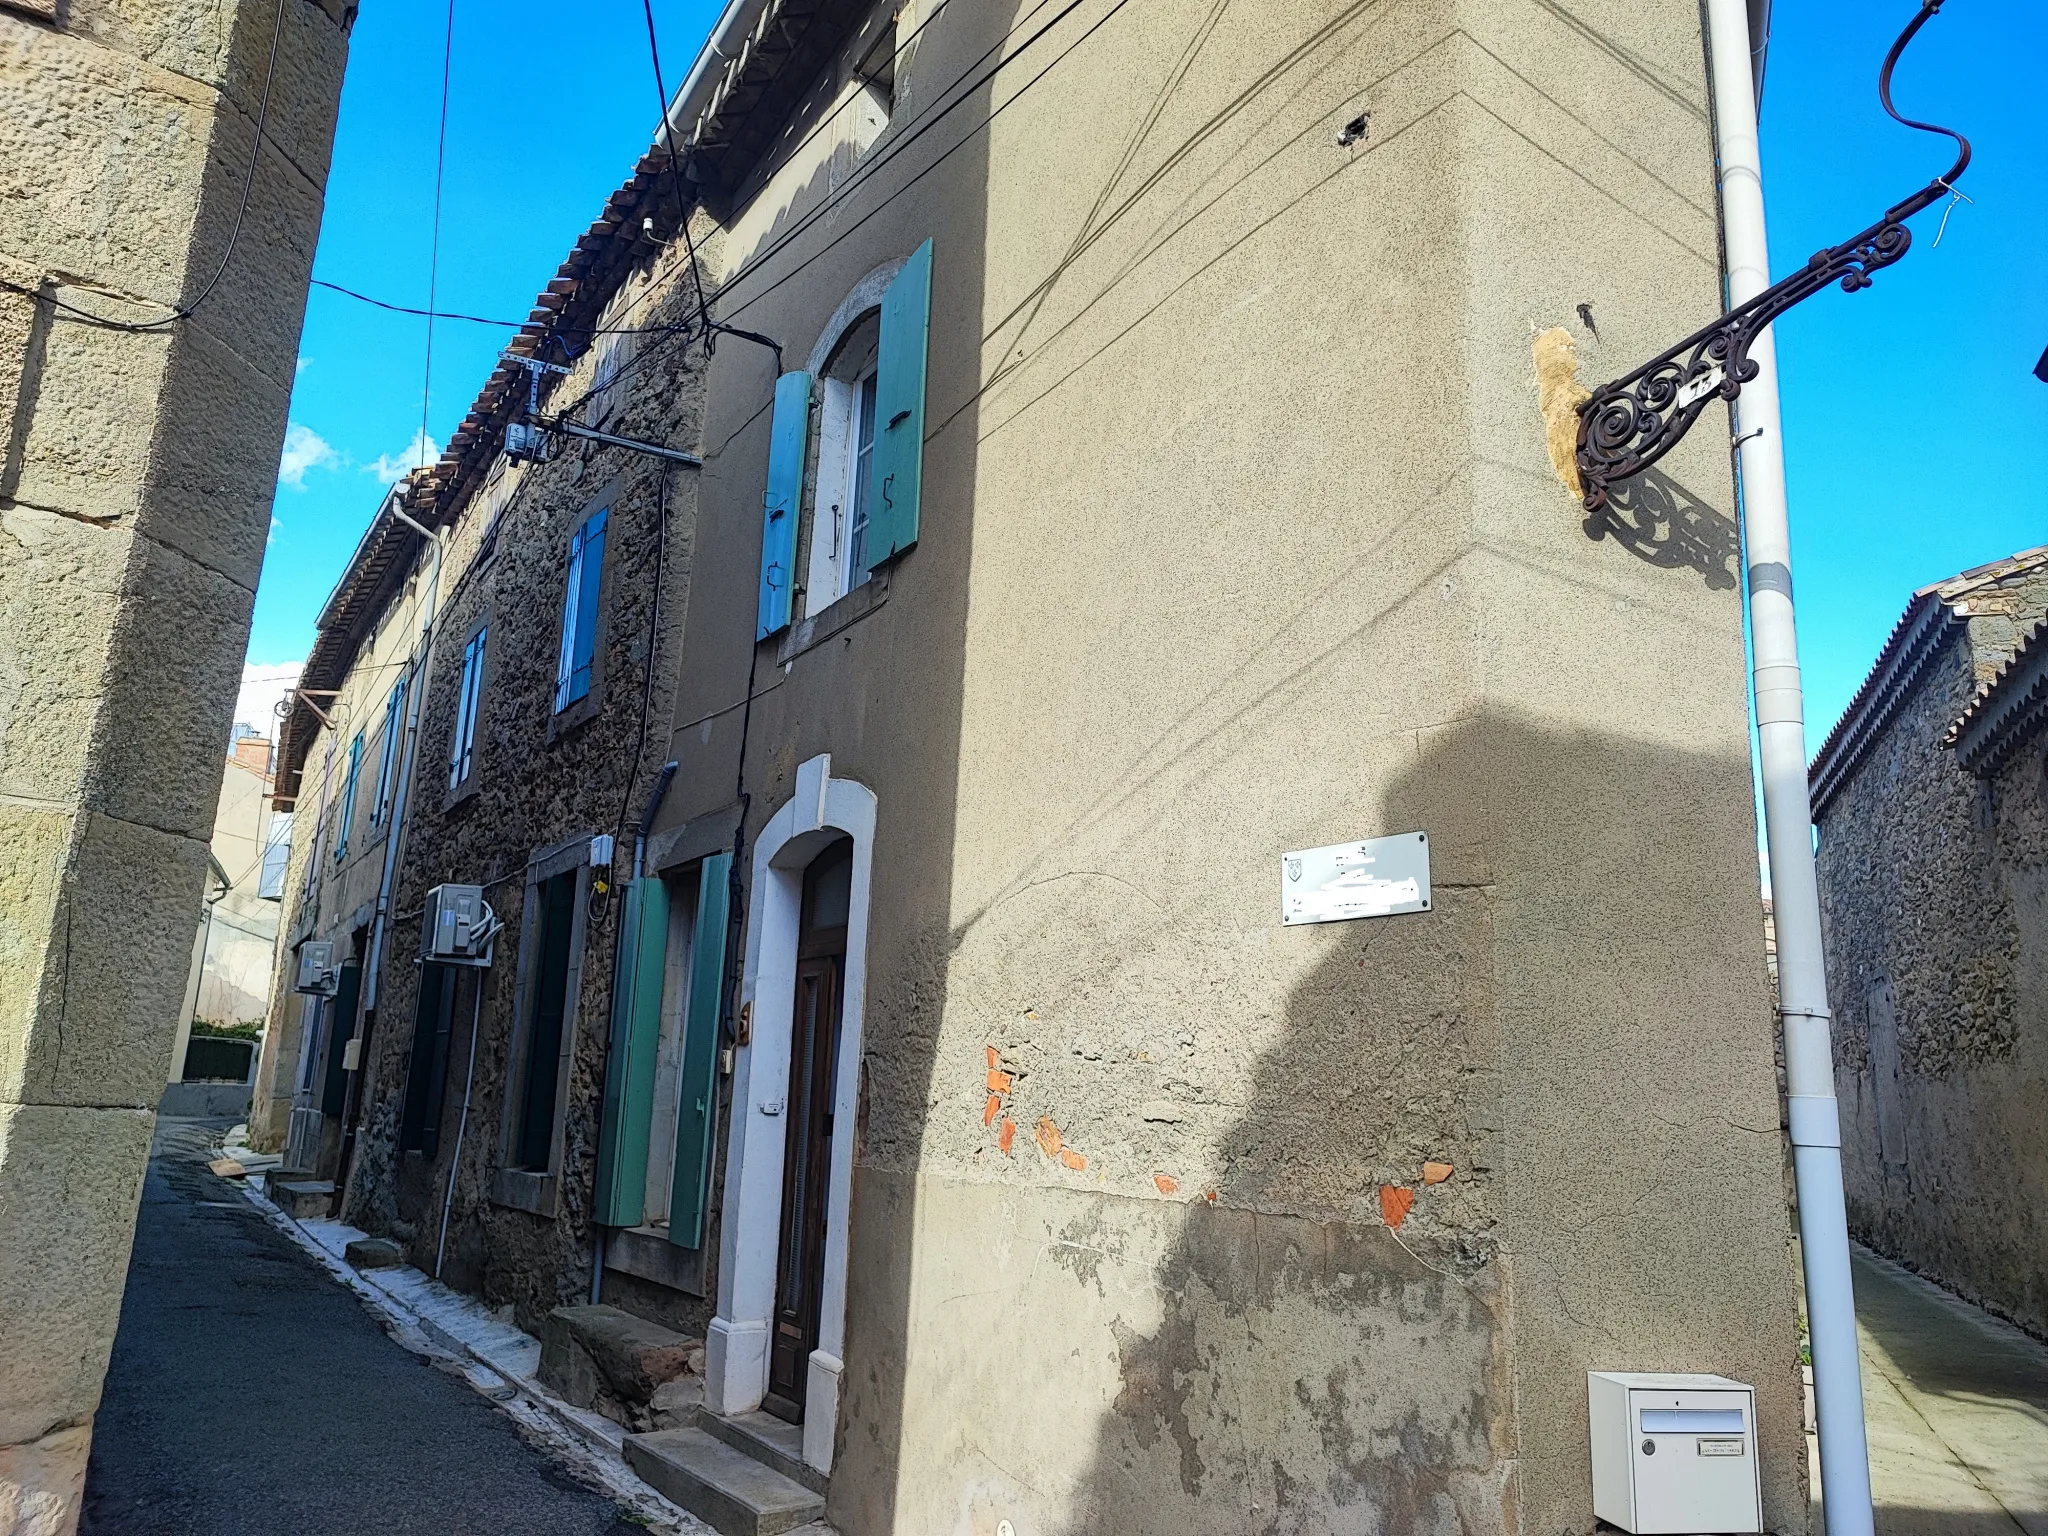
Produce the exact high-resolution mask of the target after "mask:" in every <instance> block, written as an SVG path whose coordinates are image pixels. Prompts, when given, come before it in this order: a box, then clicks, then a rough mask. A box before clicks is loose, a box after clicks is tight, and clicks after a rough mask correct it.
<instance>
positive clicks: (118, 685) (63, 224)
mask: <svg viewBox="0 0 2048 1536" xmlns="http://www.w3.org/2000/svg"><path fill="white" fill-rule="evenodd" d="M46 9H47V8H46ZM54 12H55V14H53V15H50V16H49V17H48V18H47V19H36V18H33V17H30V16H26V15H23V14H20V13H19V12H18V11H17V10H14V9H0V208H4V209H5V210H6V214H5V216H4V218H0V280H4V281H5V282H6V283H7V284H9V285H12V287H11V288H8V289H0V1318H4V1319H5V1320H6V1321H5V1323H4V1324H0V1334H4V1338H5V1343H4V1347H0V1525H5V1526H6V1527H7V1528H8V1529H9V1530H10V1531H24V1532H36V1533H43V1532H62V1531H68V1530H69V1529H71V1528H72V1525H73V1523H74V1522H75V1521H76V1519H77V1503H76V1500H77V1491H78V1486H77V1485H78V1482H79V1480H80V1479H81V1478H82V1477H83V1474H84V1465H85V1457H86V1454H87V1447H88V1443H89V1439H90V1425H91V1420H92V1415H93V1411H94V1408H95V1406H96V1404H97V1402H98V1399H99V1392H100V1381H101V1376H102V1373H103V1372H104V1369H105V1366H106V1361H107V1356H108V1351H109V1349H110V1347H111V1345H112V1341H113V1334H114V1327H115V1321H116V1318H117V1314H118V1309H119V1304H120V1299H121V1289H122V1280H123V1277H124V1275H125V1272H126V1268H127V1262H126V1261H127V1255H128V1246H129V1237H130V1231H131V1227H132V1222H133V1219H134V1214H135V1205H136V1199H137V1194H138V1191H139V1189H140V1185H141V1179H142V1172H143V1163H144V1159H145V1156H146V1154H147V1149H148V1145H149V1139H150V1126H151V1111H152V1110H153V1108H154V1107H155V1105H156V1103H157V1100H158V1098H159V1096H160V1095H161V1093H162V1091H163V1083H164V1079H165V1076H166V1069H167V1066H168V1062H169V1056H170V1052H171V1047H172V1042H173V1038H174V1034H175V1030H176V1023H177V1012H178V1009H179V1006H180V1003H181V1001H182V996H183V990H184V980H185V975H186V970H187V966H188V964H189V960H190V955H191V944H192V933H193V925H194V923H195V922H196V921H197V919H198V917H199V915H200V912H201V906H200V898H201V893H202V885H203V880H204V875H205V870H206V858H207V840H208V837H209V836H210V832H211V827H212V822H213V816H214V809H215V805H216V801H217V798H218V796H219V793H220V787H221V775H222V772H223V766H224V759H223V756H222V746H223V744H224V743H225V741H226V739H227V734H228V727H229V723H230V715H231V712H232V709H233V702H234V697H235V689H236V677H237V670H238V667H239V663H240V661H241V658H242V652H243V648H244V644H245V641H246V638H247V633H248V622H249V610H250V605H251V602H252V600H253V595H254V590H255V585H256V577H257V571H258V569H259V567H260V566H261V563H262V558H263V547H264V541H265V537H266V530H267V527H268V521H269V504H270V499H271V495H272V492H273V490H274V487H275V481H276V473H277V460H278V451H279V447H280V444H281V442H282V440H283V436H284V430H285V413H286V405H287V402H288V400H289V396H290V390H291V382H292V374H293V362H294V357H295V354H296V352H297V348H298V337H299V325H300V321H301V318H302V316H303V313H304V306H305V291H306V276H307V272H308V269H309V268H310V266H311V262H312V251H313V244H314V240H315V238H316V236H317V234H318V230H319V223H320V211H321V199H322V193H323V187H324V183H325V178H326V174H327V155H328V147H329V139H330V135H331V132H332V128H333V123H334V114H335V105H336V100H337V96H338V93H339V90H340V83H341V72H342V65H343V62H344V60H345V58H346V56H347V38H348V26H349V23H350V21H351V19H352V18H353V15H354V6H353V5H345V4H341V3H339V0H323V3H313V0H285V3H284V4H283V5H282V6H281V7H280V6H279V5H277V4H276V3H274V0H221V3H215V0H70V3H67V4H63V5H60V6H57V7H55V8H54ZM273 36H275V39H276V56H277V60H278V66H277V71H276V77H275V80H274V81H273V84H272V90H271V96H270V110H269V114H268V120H267V127H266V131H265V134H264V136H263V141H262V143H261V144H260V145H258V144H257V142H256V135H255V123H256V119H257V117H258V115H259V112H260V101H261V97H262V93H263V86H264V78H265V71H266V61H267V60H268V58H269V57H270V54H271V49H272V39H273ZM252 166H253V171H252V170H251V167H252ZM245 189H246V193H247V209H246V217H240V225H241V234H240V238H239V240H237V241H236V242H235V244H234V246H233V259H232V261H231V262H229V263H228V264H227V265H226V267H225V268H224V269H223V267H222V262H223V259H224V258H225V257H226V256H227V254H228V250H229V239H230V235H231V231H232V230H233V229H234V227H235V225H236V223H237V221H238V216H239V211H240V209H241V205H242V202H243V198H244V193H245ZM217 272H218V273H219V274H220V279H219V282H218V283H217V284H214V285H212V287H211V291H210V292H206V290H207V289H208V287H209V284H211V283H212V279H213V277H214V275H215V274H216V273H217ZM18 289H26V290H28V291H29V293H31V294H33V295H35V297H33V298H31V297H26V296H24V295H23V294H22V293H21V292H18V291H15V290H18ZM203 292H205V303H204V305H203V306H202V307H200V308H199V309H198V310H197V311H196V312H194V313H192V314H191V315H190V316H189V317H188V318H185V319H174V318H171V317H172V316H173V315H174V313H175V312H176V311H177V309H178V308H179V307H180V306H190V305H192V304H194V303H195V302H197V301H198V300H199V298H200V296H201V294H202V293H203ZM60 305H63V306H70V308H69V309H67V308H62V307H59V306H60ZM72 310H83V311H85V312H86V314H87V315H90V316H97V317H102V318H104V319H110V320H118V321H123V322H128V323H139V322H162V323H161V324H155V325H152V326H150V328H148V329H145V330H142V331H134V330H125V329H117V328H114V327H111V326H107V325H102V324H96V323H94V321H93V320H91V319H86V318H81V317H80V316H79V315H78V314H75V313H72V312H71V311H72Z"/></svg>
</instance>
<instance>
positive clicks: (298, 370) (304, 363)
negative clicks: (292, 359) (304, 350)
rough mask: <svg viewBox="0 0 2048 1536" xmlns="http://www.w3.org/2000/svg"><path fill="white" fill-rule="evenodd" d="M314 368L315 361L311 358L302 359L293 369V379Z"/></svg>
mask: <svg viewBox="0 0 2048 1536" xmlns="http://www.w3.org/2000/svg"><path fill="white" fill-rule="evenodd" d="M312 366H313V359H311V358H310V357H302V358H300V359H299V361H298V363H297V365H296V366H295V367H293V369H292V377H293V378H297V377H298V376H299V375H300V374H302V373H304V372H305V371H306V370H307V369H308V368H310V367H312Z"/></svg>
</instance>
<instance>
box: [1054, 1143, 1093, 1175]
mask: <svg viewBox="0 0 2048 1536" xmlns="http://www.w3.org/2000/svg"><path fill="white" fill-rule="evenodd" d="M1060 1161H1061V1162H1063V1163H1065V1164H1066V1165H1067V1166H1068V1167H1069V1168H1071V1169H1073V1170H1074V1172H1076V1173H1079V1172H1080V1171H1081V1170H1082V1169H1083V1168H1086V1167H1087V1166H1088V1159H1087V1158H1085V1157H1083V1156H1082V1155H1081V1154H1080V1153H1078V1152H1076V1151H1075V1150H1074V1149H1073V1148H1072V1147H1062V1148H1061V1149H1060Z"/></svg>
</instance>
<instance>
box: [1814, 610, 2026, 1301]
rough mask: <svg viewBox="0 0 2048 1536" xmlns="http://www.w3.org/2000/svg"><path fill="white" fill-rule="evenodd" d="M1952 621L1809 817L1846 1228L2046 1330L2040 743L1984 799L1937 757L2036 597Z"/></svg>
mask: <svg viewBox="0 0 2048 1536" xmlns="http://www.w3.org/2000/svg"><path fill="white" fill-rule="evenodd" d="M1966 611H1967V612H1968V613H1969V614H1970V617H1969V618H1968V620H1967V623H1966V625H1965V627H1964V628H1963V629H1962V630H1961V631H1960V632H1958V633H1957V634H1956V635H1955V636H1954V637H1953V638H1952V639H1951V640H1950V641H1949V642H1948V644H1947V646H1946V648H1945V649H1944V650H1943V651H1942V653H1941V654H1940V656H1939V658H1938V659H1937V661H1936V663H1935V664H1934V665H1933V666H1932V667H1931V668H1930V669H1929V671H1928V673H1927V675H1926V676H1925V677H1924V679H1923V680H1922V681H1921V683H1920V684H1919V687H1918V689H1917V690H1916V691H1915V692H1914V694H1913V695H1912V696H1911V697H1910V699H1909V700H1908V701H1907V703H1906V705H1905V706H1904V707H1903V708H1902V709H1901V710H1900V711H1899V712H1898V714H1897V715H1896V716H1895V717H1894V718H1893V719H1892V721H1891V722H1890V724H1889V725H1888V726H1887V727H1886V729H1885V730H1884V731H1883V732H1882V734H1881V735H1880V736H1879V737H1878V738H1877V740H1876V741H1875V742H1874V744H1873V745H1872V746H1871V748H1870V749H1869V751H1868V753H1867V755H1866V756H1865V757H1864V759H1863V761H1862V762H1861V764H1860V765H1859V766H1858V767H1857V769H1856V771H1855V772H1854V773H1853V775H1851V777H1850V778H1849V779H1848V780H1847V781H1846V782H1845V783H1844V784H1843V786H1842V787H1841V789H1840V790H1839V791H1838V792H1837V794H1836V795H1835V797H1834V798H1833V800H1832V801H1831V802H1830V803H1829V804H1828V805H1827V806H1826V808H1825V809H1824V810H1823V812H1822V814H1821V815H1820V817H1819V818H1818V825H1819V829H1820V849H1819V876H1820V888H1821V916H1822V923H1823V933H1824V937H1825V940H1826V944H1827V961H1828V992H1829V1006H1830V1007H1831V1009H1832V1010H1833V1012H1834V1015H1835V1072H1836V1079H1837V1092H1838V1094H1839V1096H1840V1100H1841V1105H1842V1119H1843V1143H1844V1145H1843V1163H1844V1175H1845V1180H1846V1184H1847V1195H1848V1201H1849V1219H1850V1227H1851V1230H1852V1232H1853V1233H1854V1234H1855V1236H1857V1237H1858V1238H1859V1239H1861V1240H1862V1241H1864V1242H1867V1243H1869V1244H1870V1245H1871V1246H1872V1247H1874V1248H1876V1249H1877V1250H1879V1251H1880V1252H1882V1253H1885V1254H1888V1255H1891V1256H1892V1257H1894V1258H1898V1259H1901V1260H1903V1261H1905V1262H1907V1263H1909V1264H1911V1265H1912V1266H1913V1267H1914V1268H1916V1269H1918V1270H1920V1271H1921V1272H1923V1273H1925V1274H1927V1275H1929V1276H1931V1277H1932V1278H1934V1279H1937V1280H1939V1281H1940V1282H1941V1283H1942V1284H1944V1285H1947V1286H1949V1287H1950V1288H1952V1289H1954V1290H1956V1291H1958V1292H1960V1293H1961V1294H1963V1295H1965V1296H1968V1297H1970V1298H1971V1299H1972V1300H1975V1301H1978V1302H1980V1303H1982V1304H1984V1305H1986V1306H1988V1307H1990V1308H1992V1309H1993V1310H1995V1311H1998V1312H2000V1313H2002V1314H2003V1315H2005V1316H2008V1317H2010V1318H2012V1319H2013V1320H2014V1321H2016V1322H2019V1323H2021V1324H2022V1325H2024V1326H2026V1327H2028V1328H2031V1329H2033V1330H2034V1331H2035V1332H2048V1220H2044V1218H2043V1216H2042V1214H2041V1213H2042V1212H2043V1210H2044V1209H2048V1135H2044V1133H2043V1132H2042V1130H2041V1123H2042V1122H2041V1116H2040V1105H2041V1102H2042V1095H2043V1093H2044V1092H2048V860H2044V851H2048V800H2044V794H2048V780H2044V777H2043V761H2042V757H2041V751H2040V748H2039V746H2038V745H2036V746H2034V747H2031V748H2029V749H2027V750H2024V751H2022V752H2021V753H2020V754H2019V755H2018V756H2017V757H2016V758H2015V759H2014V760H2013V761H2012V762H2010V763H2008V764H2007V765H2006V766H2005V768H2004V769H2003V770H2001V771H2000V772H1999V773H1998V774H1997V775H1996V776H1995V777H1993V778H1991V779H1988V780H1986V779H1980V778H1978V777H1976V776H1974V775H1972V774H1971V773H1969V772H1968V771H1966V770H1965V769H1964V768H1963V767H1962V765H1961V764H1960V763H1959V762H1957V760H1956V757H1955V754H1954V753H1953V752H1952V751H1949V750H1948V749H1946V748H1944V747H1943V746H1942V745H1941V742H1942V737H1943V735H1944V734H1945V733H1946V732H1947V730H1948V728H1949V725H1950V724H1951V722H1953V721H1954V720H1955V719H1956V718H1957V716H1959V715H1960V714H1962V712H1963V711H1964V709H1965V708H1967V707H1968V705H1969V703H1970V701H1971V699H1972V698H1973V697H1974V696H1975V694H1976V692H1977V690H1978V688H1979V687H1980V686H1982V684H1983V683H1984V682H1985V681H1987V680H1988V679H1989V678H1990V676H1991V675H1992V673H1993V672H1994V671H1995V670H1996V669H1997V667H1998V666H1999V664H2000V663H2001V662H2003V661H2004V660H2005V658H2006V657H2007V656H2009V655H2010V654H2011V652H2012V649H2013V646H2014V645H2015V644H2016V642H2017V640H2018V638H2019V635H2020V633H2021V632H2023V631H2024V629H2025V628H2026V626H2027V623H2028V621H2029V619H2030V618H2038V617H2039V615H2040V614H2041V613H2042V612H2044V611H2048V579H2043V578H2041V577H2039V576H2038V575H2037V576H2034V577H2032V578H2029V579H2019V580H2014V581H2011V582H2009V583H2005V584H2003V585H2002V586H2001V587H2000V588H1999V589H1998V590H1996V591H1994V592H1992V593H1989V594H1974V595H1972V597H1971V598H1970V599H1969V604H1968V609H1967V610H1966Z"/></svg>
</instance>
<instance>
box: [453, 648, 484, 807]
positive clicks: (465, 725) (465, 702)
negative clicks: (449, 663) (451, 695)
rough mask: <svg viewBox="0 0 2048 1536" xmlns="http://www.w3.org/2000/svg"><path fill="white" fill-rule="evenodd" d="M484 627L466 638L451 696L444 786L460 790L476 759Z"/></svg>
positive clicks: (481, 696) (481, 691)
mask: <svg viewBox="0 0 2048 1536" xmlns="http://www.w3.org/2000/svg"><path fill="white" fill-rule="evenodd" d="M489 634H490V629H489V627H488V626H486V627H485V628H483V629H479V630H478V631H477V632H476V633H475V634H473V635H471V636H470V637H469V644H468V645H466V646H464V647H463V651H462V684H461V689H460V691H459V692H458V693H457V694H456V696H455V734H454V736H453V738H452V739H451V740H450V742H449V747H448V787H449V788H450V789H460V788H461V787H462V786H463V784H464V783H466V782H467V781H468V779H469V770H470V767H471V765H472V763H474V761H475V757H476V720H477V711H478V707H479V705H480V704H481V703H482V701H483V688H484V642H485V637H486V636H488V635H489Z"/></svg>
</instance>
